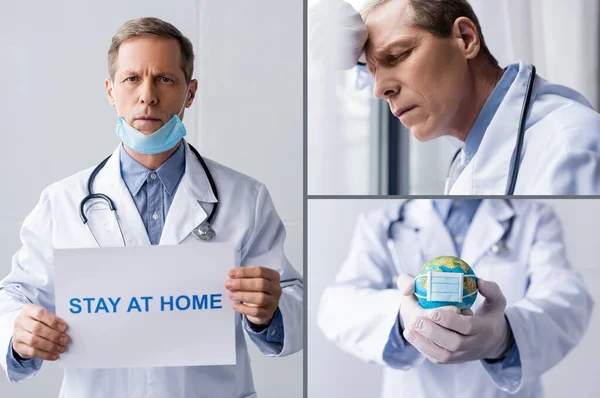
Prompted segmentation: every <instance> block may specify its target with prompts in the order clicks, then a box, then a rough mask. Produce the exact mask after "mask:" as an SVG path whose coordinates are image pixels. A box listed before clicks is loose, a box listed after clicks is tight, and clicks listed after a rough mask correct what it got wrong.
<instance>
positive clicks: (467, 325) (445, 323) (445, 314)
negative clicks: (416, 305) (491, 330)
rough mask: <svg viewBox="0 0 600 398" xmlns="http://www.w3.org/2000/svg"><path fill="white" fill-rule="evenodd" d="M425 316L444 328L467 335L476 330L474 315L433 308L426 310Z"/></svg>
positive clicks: (476, 323)
mask: <svg viewBox="0 0 600 398" xmlns="http://www.w3.org/2000/svg"><path fill="white" fill-rule="evenodd" d="M427 317H428V318H429V319H430V320H432V321H433V322H435V323H437V324H438V325H440V326H442V327H445V328H446V329H450V330H453V331H455V332H458V333H460V334H462V335H465V336H468V335H471V334H475V333H477V331H478V318H477V317H476V316H470V315H462V314H457V313H455V312H453V311H447V310H444V309H439V308H438V309H434V310H431V311H429V312H427Z"/></svg>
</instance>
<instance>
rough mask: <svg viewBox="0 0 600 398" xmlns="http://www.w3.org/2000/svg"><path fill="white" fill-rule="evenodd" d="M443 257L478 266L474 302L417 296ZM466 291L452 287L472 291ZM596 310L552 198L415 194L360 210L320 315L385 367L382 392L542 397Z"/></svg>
mask: <svg viewBox="0 0 600 398" xmlns="http://www.w3.org/2000/svg"><path fill="white" fill-rule="evenodd" d="M438 256H455V257H460V258H461V259H463V260H464V261H465V262H466V263H467V264H469V265H470V266H471V267H472V269H473V271H474V272H475V274H476V276H477V278H478V281H477V286H478V289H479V292H478V293H479V295H478V297H477V300H476V301H475V304H474V305H473V307H472V309H468V310H463V312H462V313H459V312H456V311H451V310H449V309H448V308H436V309H424V308H423V307H421V305H420V304H419V303H418V302H417V300H416V298H415V294H414V287H415V280H414V279H413V277H414V276H416V275H418V274H419V271H420V269H421V267H422V266H423V264H425V263H426V262H428V261H430V260H432V259H434V258H436V257H438ZM396 286H397V287H396ZM460 286H462V284H461V285H460ZM458 290H459V292H457V291H456V290H454V293H453V291H452V289H450V290H449V291H447V292H448V293H450V294H454V296H451V297H457V295H456V294H457V293H458V295H459V296H460V297H463V296H464V295H465V294H466V293H465V292H464V290H463V289H462V288H461V287H459V289H458ZM465 290H466V289H465ZM450 301H452V302H458V301H459V300H450ZM453 308H454V309H457V308H458V307H453ZM592 310H593V300H592V298H591V296H590V294H589V293H588V292H587V290H586V287H585V284H584V282H583V280H582V278H581V276H580V275H579V274H578V273H577V272H575V271H574V270H573V269H571V268H570V266H569V261H568V259H567V257H566V253H565V245H564V241H563V237H562V231H561V227H560V223H559V221H558V219H557V217H556V216H555V214H554V213H553V211H552V210H551V209H550V208H549V207H548V206H547V205H544V204H540V203H535V202H533V201H528V200H510V201H509V200H502V199H484V200H478V199H467V200H449V199H434V200H412V201H408V202H404V203H402V204H400V205H398V204H395V205H392V206H389V207H387V208H382V209H378V210H374V211H371V212H368V213H366V214H363V215H361V217H360V218H359V220H358V223H357V226H356V231H355V235H354V238H353V240H352V245H351V246H350V251H349V253H348V257H347V258H346V261H344V263H343V264H342V266H341V268H340V270H339V272H338V274H337V276H336V280H335V282H334V283H333V284H332V285H331V286H329V287H328V288H327V289H326V291H325V293H324V294H323V298H322V300H321V304H320V310H319V317H318V323H319V326H320V328H321V330H322V331H323V333H324V334H325V336H326V337H328V338H329V339H331V340H332V341H334V342H335V343H337V344H338V345H339V346H340V347H341V348H342V349H344V350H346V351H348V352H350V353H352V354H354V355H356V356H357V357H359V358H361V359H364V360H367V361H370V362H375V363H378V364H380V365H382V366H384V367H385V372H384V383H383V393H382V397H383V398H404V397H407V398H414V397H419V398H420V397H478V398H503V397H506V398H508V397H540V396H541V395H542V387H541V382H540V378H541V376H542V374H543V373H544V372H546V371H547V370H549V369H550V368H552V367H553V366H554V365H556V364H557V363H558V362H559V361H561V360H562V359H563V358H564V356H565V355H566V354H567V353H568V352H569V351H570V350H571V349H572V348H573V347H574V346H575V345H576V344H577V343H578V342H579V341H580V339H581V337H582V336H583V334H584V332H585V330H586V329H587V326H588V324H589V321H590V317H591V314H592Z"/></svg>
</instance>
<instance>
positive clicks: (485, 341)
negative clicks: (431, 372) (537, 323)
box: [398, 275, 513, 364]
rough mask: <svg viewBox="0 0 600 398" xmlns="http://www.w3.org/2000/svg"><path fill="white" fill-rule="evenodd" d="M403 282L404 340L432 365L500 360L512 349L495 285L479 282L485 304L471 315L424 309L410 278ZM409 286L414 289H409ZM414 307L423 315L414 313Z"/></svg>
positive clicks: (463, 312) (500, 300)
mask: <svg viewBox="0 0 600 398" xmlns="http://www.w3.org/2000/svg"><path fill="white" fill-rule="evenodd" d="M400 278H402V280H401V279H400ZM400 278H398V287H399V288H400V286H401V284H402V287H403V288H404V290H403V293H404V294H406V293H407V292H409V294H410V297H407V296H405V297H406V299H405V300H403V302H402V304H401V306H400V317H401V323H403V325H402V327H403V329H404V333H403V335H404V338H405V339H406V340H407V341H408V342H409V343H410V344H411V345H412V346H413V347H415V348H416V349H417V350H419V351H420V352H421V353H422V354H423V355H424V356H425V357H427V358H428V359H429V360H430V361H431V362H433V363H439V364H442V363H443V364H447V363H460V362H467V361H473V360H479V359H498V358H501V357H502V356H503V355H504V354H505V353H506V351H507V350H508V349H509V348H510V344H511V343H512V341H513V336H512V331H511V330H510V326H509V324H508V321H507V320H506V317H505V316H504V309H505V308H506V298H505V297H504V295H503V294H502V291H501V290H500V287H498V285H497V284H496V283H494V282H489V281H485V280H483V279H481V278H478V280H477V286H478V288H479V293H481V294H482V295H483V296H484V297H485V301H484V303H483V304H482V306H481V307H480V308H479V309H478V311H477V313H475V314H474V315H472V312H471V310H463V311H462V312H461V313H458V309H457V311H448V310H447V309H448V308H451V307H446V308H436V309H432V310H426V309H423V308H421V306H420V305H419V303H418V302H417V300H416V299H415V297H414V296H413V294H412V293H413V292H414V282H413V280H412V278H410V276H408V275H406V276H405V277H403V276H401V277H400ZM407 279H410V281H408V280H407ZM408 283H410V285H411V286H412V287H410V288H409V287H408ZM407 303H408V304H407ZM414 306H417V307H418V308H420V311H419V310H416V309H413V307H414ZM403 307H405V308H404V309H403ZM454 308H456V307H454ZM405 325H406V326H405Z"/></svg>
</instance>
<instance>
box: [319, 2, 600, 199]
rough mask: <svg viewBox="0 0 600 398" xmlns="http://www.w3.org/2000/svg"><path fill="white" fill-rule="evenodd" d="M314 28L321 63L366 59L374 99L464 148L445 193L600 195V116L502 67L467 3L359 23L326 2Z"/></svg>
mask: <svg viewBox="0 0 600 398" xmlns="http://www.w3.org/2000/svg"><path fill="white" fill-rule="evenodd" d="M309 21H310V24H311V29H310V32H311V36H310V39H311V40H310V43H311V46H310V48H311V51H312V56H313V58H315V59H324V60H326V61H328V62H331V63H335V64H336V65H338V66H339V67H342V68H349V67H352V66H354V65H356V63H357V61H358V60H359V59H362V61H364V62H366V67H367V68H368V70H369V72H370V74H371V75H372V77H373V81H374V93H375V95H376V96H377V97H379V98H382V99H385V100H386V101H387V102H388V104H389V107H390V111H391V112H392V113H393V114H394V116H396V117H397V118H398V119H399V120H400V122H401V123H402V124H403V125H404V126H405V127H406V128H408V129H410V130H411V132H412V134H413V135H414V136H415V137H416V138H417V139H418V140H420V141H428V140H432V139H436V138H439V137H441V136H451V137H454V138H456V139H457V140H459V141H460V142H462V143H463V145H462V149H461V151H460V153H459V154H458V156H457V157H456V159H455V161H453V164H452V167H451V168H450V171H449V173H448V176H447V182H446V189H445V193H449V194H451V195H504V194H523V195H580V194H598V193H600V162H599V159H600V115H599V114H598V113H597V112H596V111H594V110H593V109H592V107H591V105H590V104H589V102H588V101H587V100H586V99H585V98H584V97H583V96H582V95H581V94H579V93H577V92H576V91H574V90H572V89H570V88H567V87H563V86H559V85H556V84H552V83H549V82H547V81H546V80H544V79H543V78H541V77H539V76H537V75H536V74H535V72H534V69H533V68H532V66H530V65H525V64H523V63H521V62H519V63H515V64H512V65H509V66H508V67H506V68H501V67H500V66H499V65H498V62H497V60H496V59H495V58H494V57H493V55H492V54H491V53H490V51H489V49H488V47H487V46H486V44H485V40H484V37H483V34H482V30H481V26H480V25H479V21H478V19H477V16H476V15H475V13H474V11H473V9H472V8H471V6H470V5H469V3H468V1H467V0H436V1H424V0H374V1H368V2H366V6H365V8H364V9H363V10H362V11H361V14H360V15H359V14H358V13H357V12H356V11H354V9H353V8H352V7H351V6H350V5H349V4H347V3H345V2H343V1H341V0H331V1H323V2H321V3H319V4H318V5H316V6H315V7H314V8H313V9H312V10H311V18H309ZM532 77H534V78H535V79H533V86H532V89H531V90H530V100H529V101H526V99H527V92H528V86H529V81H530V80H531V78H532ZM526 102H528V103H529V106H528V108H527V109H526V111H525V113H524V117H523V118H522V117H521V113H522V110H523V109H524V104H525V103H526ZM521 119H523V125H522V128H520V124H521ZM521 131H522V134H519V133H520V132H521ZM519 136H521V137H522V139H521V143H520V144H519V145H517V141H518V140H517V138H518V137H519Z"/></svg>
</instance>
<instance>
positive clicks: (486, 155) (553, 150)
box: [449, 63, 600, 195]
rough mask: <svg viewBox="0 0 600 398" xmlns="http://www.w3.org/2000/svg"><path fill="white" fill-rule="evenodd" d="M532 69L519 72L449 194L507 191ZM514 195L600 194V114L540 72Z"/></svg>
mask: <svg viewBox="0 0 600 398" xmlns="http://www.w3.org/2000/svg"><path fill="white" fill-rule="evenodd" d="M530 72H531V69H530V67H529V66H527V65H525V64H523V63H519V72H518V74H517V77H516V79H515V81H514V82H513V84H512V85H511V87H510V89H509V90H508V92H507V94H506V97H505V98H504V101H502V103H501V104H500V107H499V108H498V111H497V112H496V114H495V115H494V118H493V119H492V121H491V123H490V125H489V126H488V127H487V129H486V131H485V135H484V136H483V139H482V141H481V144H480V146H479V149H478V150H477V153H476V154H475V155H474V156H473V158H472V159H471V161H470V162H469V163H468V164H467V166H466V167H465V168H464V170H463V171H462V172H461V174H460V175H459V176H458V178H457V179H456V181H455V183H454V184H453V185H452V187H450V192H449V193H450V195H504V194H505V193H506V188H507V185H508V181H509V172H510V165H511V159H512V156H513V151H514V149H515V144H516V140H517V132H518V127H519V119H520V115H521V108H522V106H523V101H524V99H525V92H526V90H527V82H528V79H529V76H530ZM514 193H515V194H516V195H519V194H520V195H597V194H600V114H598V113H597V112H596V111H594V110H593V108H592V107H591V105H590V104H589V102H588V101H587V100H586V99H585V98H584V97H583V96H582V95H581V94H579V93H578V92H576V91H575V90H572V89H570V88H567V87H564V86H560V85H557V84H552V83H549V82H547V81H546V80H544V79H542V78H541V77H539V76H538V77H537V79H536V83H535V86H534V89H533V95H532V103H531V110H530V112H529V115H528V117H527V122H526V124H525V138H524V143H523V150H522V153H521V159H520V168H519V175H518V178H517V184H516V186H515V192H514Z"/></svg>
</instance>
